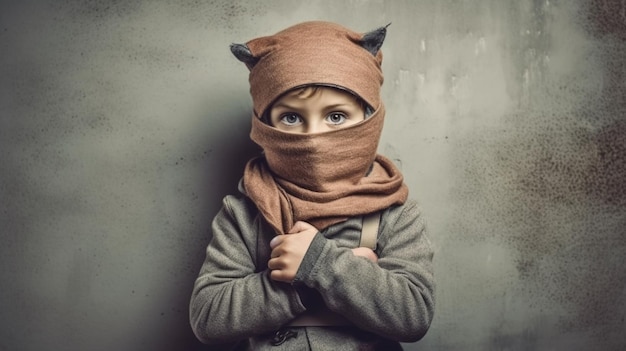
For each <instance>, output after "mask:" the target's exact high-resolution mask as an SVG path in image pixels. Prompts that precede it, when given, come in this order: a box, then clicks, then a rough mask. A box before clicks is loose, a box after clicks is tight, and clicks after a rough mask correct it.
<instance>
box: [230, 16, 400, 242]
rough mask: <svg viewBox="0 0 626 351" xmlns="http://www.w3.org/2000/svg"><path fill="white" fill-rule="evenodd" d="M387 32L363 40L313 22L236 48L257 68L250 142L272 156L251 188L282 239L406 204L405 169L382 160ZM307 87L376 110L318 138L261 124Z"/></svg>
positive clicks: (258, 163) (255, 165)
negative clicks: (279, 103)
mask: <svg viewBox="0 0 626 351" xmlns="http://www.w3.org/2000/svg"><path fill="white" fill-rule="evenodd" d="M385 33H386V29H385V27H382V28H379V29H377V30H375V31H372V32H369V33H366V34H360V33H356V32H353V31H351V30H349V29H347V28H344V27H342V26H339V25H337V24H334V23H328V22H305V23H301V24H298V25H295V26H293V27H290V28H287V29H285V30H283V31H280V32H278V33H276V34H275V35H272V36H266V37H261V38H257V39H253V40H251V41H249V42H247V43H246V44H233V45H232V46H231V51H232V52H233V54H235V56H236V57H237V58H238V59H239V60H241V61H243V62H244V63H246V66H247V67H248V68H249V69H250V77H249V80H250V93H251V95H252V100H253V108H254V116H253V118H252V130H251V133H250V137H251V139H252V140H253V141H254V142H256V143H257V144H258V145H259V146H261V148H263V152H264V153H263V155H262V156H260V157H258V158H254V159H252V160H250V161H249V162H248V164H247V165H246V168H245V170H244V177H243V187H244V189H245V192H246V194H247V195H248V197H250V199H251V200H252V201H253V202H254V203H255V204H256V206H257V208H258V209H259V212H260V213H261V215H262V216H263V218H265V220H266V221H267V222H268V223H269V224H270V226H271V227H272V228H273V229H274V230H275V231H276V232H277V233H278V234H284V233H286V232H288V231H289V230H290V229H291V228H292V227H293V225H294V223H295V222H296V221H306V222H308V223H311V224H312V225H313V226H315V227H316V228H317V229H319V230H323V229H324V228H326V227H328V226H330V225H332V224H335V223H338V222H341V221H344V220H346V219H347V218H349V217H353V216H361V215H365V214H368V213H372V212H375V211H381V210H384V209H386V208H388V207H390V206H392V205H399V204H402V203H404V201H406V198H407V194H408V189H407V187H406V185H405V184H404V183H403V178H402V175H401V173H400V171H399V170H398V169H397V168H396V167H395V166H394V165H393V163H392V162H390V161H389V160H388V159H386V158H385V157H383V156H381V155H377V154H376V150H377V147H378V142H379V139H380V134H381V131H382V127H383V121H384V117H385V110H384V106H383V104H382V102H381V101H380V86H381V84H382V82H383V76H382V71H381V67H380V65H381V62H382V53H381V52H380V51H379V49H380V46H381V45H382V41H383V39H384V36H385ZM307 85H321V86H327V87H335V88H339V89H343V90H345V91H348V92H350V93H352V94H354V95H356V96H358V97H359V98H361V99H363V100H364V101H365V102H366V103H367V104H368V105H369V106H372V107H373V108H374V109H375V112H374V114H373V115H372V116H370V117H368V118H367V119H365V120H364V121H362V122H360V123H357V124H354V125H350V126H348V127H345V128H340V129H337V130H333V131H328V132H323V133H316V134H300V133H287V132H284V131H281V130H278V129H276V128H273V127H271V126H269V125H267V124H264V123H263V122H262V121H261V120H260V119H259V117H260V116H262V115H263V114H264V113H265V112H266V111H267V110H268V109H269V108H271V105H272V103H273V102H274V101H276V99H278V98H279V97H280V96H281V95H282V94H284V93H285V92H287V91H289V90H291V89H294V88H296V87H303V86H307Z"/></svg>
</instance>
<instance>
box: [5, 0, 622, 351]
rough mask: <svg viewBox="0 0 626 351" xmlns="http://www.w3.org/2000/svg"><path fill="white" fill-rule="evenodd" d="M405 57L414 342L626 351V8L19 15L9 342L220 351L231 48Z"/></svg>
mask: <svg viewBox="0 0 626 351" xmlns="http://www.w3.org/2000/svg"><path fill="white" fill-rule="evenodd" d="M310 19H323V20H330V21H337V22H340V23H342V24H344V25H346V26H349V27H351V28H353V29H355V30H359V31H367V30H370V29H373V28H375V27H378V26H380V25H384V24H387V23H389V22H392V25H391V27H389V35H388V39H387V41H386V42H385V45H384V46H383V51H384V54H385V60H384V63H383V68H384V71H385V77H386V81H385V85H384V89H383V94H384V96H383V98H384V100H385V101H386V105H387V116H388V118H387V122H386V126H385V131H384V133H383V140H382V142H381V145H380V151H381V152H382V153H384V154H386V155H388V156H390V157H392V158H393V159H395V160H396V161H397V162H398V163H399V164H401V166H402V169H403V172H404V174H405V177H406V181H407V183H408V185H409V187H410V189H411V194H412V196H413V197H415V198H417V199H418V200H419V201H420V202H421V204H422V206H423V208H424V211H425V213H426V215H427V219H428V222H429V228H430V232H431V236H432V241H433V243H434V245H435V246H436V257H435V263H436V270H437V271H436V273H437V280H438V284H439V286H438V291H437V297H438V306H437V314H436V317H435V320H434V322H433V325H432V328H431V330H430V331H429V333H428V335H427V336H426V337H425V338H424V339H423V340H422V341H421V342H419V343H417V344H413V345H407V346H406V349H407V350H623V349H626V336H625V335H626V334H624V330H625V329H626V325H625V322H624V318H625V316H626V269H624V266H625V263H626V190H625V189H626V156H625V154H626V118H625V117H626V99H625V98H624V97H625V96H626V64H625V62H626V2H625V1H623V0H589V1H582V0H581V1H574V0H571V1H565V0H561V1H554V0H545V1H540V0H519V1H513V0H510V1H509V0H507V1H501V0H474V1H460V0H454V1H453V0H421V1H383V0H360V1H359V0H352V1H336V0H333V1H330V0H313V1H306V2H294V1H278V0H271V1H263V2H261V1H230V0H229V1H226V0H221V1H206V2H203V1H191V0H185V1H175V2H174V1H147V0H146V1H133V2H130V1H95V0H85V1H78V0H65V1H47V2H45V1H2V2H0V52H1V54H0V147H1V152H0V235H1V238H2V245H1V246H0V279H1V281H2V288H0V350H26V351H29V350H96V351H97V350H124V351H126V350H128V351H142V350H163V351H165V350H203V349H204V348H203V346H202V345H201V344H200V343H198V342H197V341H196V340H195V338H194V336H193V334H192V332H191V330H190V327H189V325H188V319H187V304H188V299H189V295H190V293H191V287H192V284H193V280H194V279H195V276H196V274H197V271H198V269H199V267H200V264H201V262H202V259H203V255H204V248H205V246H206V244H207V242H208V235H209V233H208V228H209V223H210V221H211V219H212V217H213V215H214V214H215V213H216V211H217V210H218V208H219V206H220V204H221V198H222V197H223V196H224V195H225V194H226V193H229V192H233V191H235V188H236V184H237V181H238V179H239V177H240V174H241V171H242V168H243V165H244V163H245V161H246V160H247V159H248V158H249V157H251V156H252V155H254V154H255V152H256V149H255V148H254V147H253V145H251V143H250V142H249V141H248V136H247V135H248V130H249V120H248V118H249V111H250V107H251V103H250V98H249V96H248V92H247V89H248V86H247V72H246V70H245V68H244V67H243V65H242V64H241V63H239V62H238V61H236V60H235V59H234V58H232V57H231V55H230V52H229V51H228V45H229V44H230V43H231V42H244V41H246V40H248V39H251V38H253V37H256V36H260V35H264V34H271V33H274V32H276V31H277V30H279V29H282V28H284V27H286V26H288V25H291V24H294V23H295V22H299V21H303V20H310Z"/></svg>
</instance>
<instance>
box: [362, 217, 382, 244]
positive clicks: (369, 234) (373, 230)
mask: <svg viewBox="0 0 626 351" xmlns="http://www.w3.org/2000/svg"><path fill="white" fill-rule="evenodd" d="M379 223H380V213H379V212H374V213H370V214H367V215H365V216H363V228H362V229H361V242H360V243H359V247H369V248H370V249H372V250H376V241H377V239H378V225H379Z"/></svg>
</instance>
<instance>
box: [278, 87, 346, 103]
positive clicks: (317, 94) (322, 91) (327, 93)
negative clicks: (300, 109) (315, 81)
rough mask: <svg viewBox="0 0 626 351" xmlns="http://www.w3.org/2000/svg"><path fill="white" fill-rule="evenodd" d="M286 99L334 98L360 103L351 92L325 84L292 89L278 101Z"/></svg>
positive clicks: (335, 99) (334, 99)
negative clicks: (324, 85)
mask: <svg viewBox="0 0 626 351" xmlns="http://www.w3.org/2000/svg"><path fill="white" fill-rule="evenodd" d="M285 100H317V101H319V100H328V101H331V100H332V101H341V102H345V103H355V104H356V103H358V98H357V97H356V96H354V95H353V94H351V93H349V92H346V91H343V90H341V89H336V88H330V87H323V86H308V87H304V88H297V89H293V90H290V91H288V92H287V93H285V94H284V95H283V96H281V97H280V98H279V99H278V100H277V102H280V101H285Z"/></svg>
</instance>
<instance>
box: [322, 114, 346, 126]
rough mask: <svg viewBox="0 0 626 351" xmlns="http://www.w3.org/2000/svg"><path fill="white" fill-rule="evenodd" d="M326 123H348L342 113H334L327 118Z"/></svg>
mask: <svg viewBox="0 0 626 351" xmlns="http://www.w3.org/2000/svg"><path fill="white" fill-rule="evenodd" d="M326 121H327V122H328V123H330V124H335V125H337V124H343V123H344V122H345V121H346V115H344V114H343V113H341V112H332V113H330V114H329V115H328V116H326Z"/></svg>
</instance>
